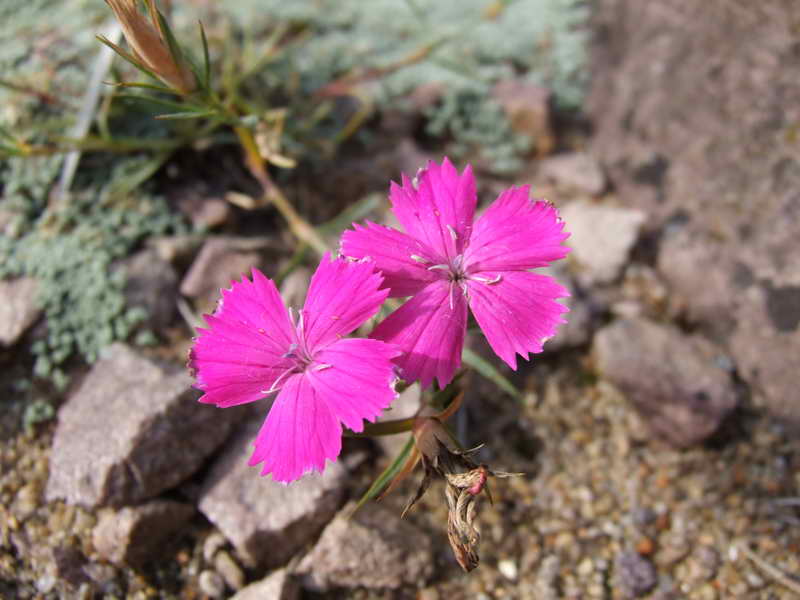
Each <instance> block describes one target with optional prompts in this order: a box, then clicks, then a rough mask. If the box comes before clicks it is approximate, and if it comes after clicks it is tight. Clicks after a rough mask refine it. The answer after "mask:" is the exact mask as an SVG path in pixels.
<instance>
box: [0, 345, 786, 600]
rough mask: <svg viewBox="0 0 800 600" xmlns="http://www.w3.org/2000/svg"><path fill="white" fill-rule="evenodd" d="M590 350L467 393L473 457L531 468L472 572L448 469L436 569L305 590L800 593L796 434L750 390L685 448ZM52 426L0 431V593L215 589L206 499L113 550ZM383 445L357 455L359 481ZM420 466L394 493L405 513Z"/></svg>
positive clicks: (438, 495) (410, 594)
mask: <svg viewBox="0 0 800 600" xmlns="http://www.w3.org/2000/svg"><path fill="white" fill-rule="evenodd" d="M582 358H583V356H582V354H581V353H580V352H575V353H574V356H571V357H569V360H567V357H565V356H563V355H562V356H560V357H559V358H558V359H557V360H556V359H552V358H551V359H542V360H540V361H538V362H537V363H535V364H534V366H533V367H532V368H529V369H528V370H527V374H525V375H523V376H522V378H521V379H520V380H519V383H521V384H522V385H523V386H525V387H526V388H527V391H526V395H525V398H526V400H525V402H524V403H522V404H516V403H514V401H513V400H511V399H509V398H507V397H502V396H500V395H498V394H497V393H494V392H492V390H491V388H489V387H488V385H487V384H483V383H482V384H480V385H481V387H482V388H485V391H486V392H487V393H484V394H482V397H480V399H478V400H475V399H473V400H472V401H471V403H470V404H469V406H468V407H467V410H466V413H465V415H466V416H465V421H466V422H465V423H460V424H459V426H461V427H462V428H464V427H466V431H467V432H468V434H469V435H468V438H469V442H470V443H472V442H475V443H479V442H485V443H486V447H485V448H484V449H483V450H481V454H480V455H479V457H478V458H479V459H481V460H483V461H485V462H487V463H488V464H489V465H490V466H492V467H495V468H497V469H502V470H507V471H521V472H525V473H526V475H525V476H523V477H518V478H512V479H504V480H498V481H495V482H494V483H493V485H492V492H493V495H494V506H491V505H489V504H488V502H486V501H485V500H481V502H482V504H481V506H480V522H481V527H482V535H483V538H482V545H481V558H482V564H481V566H480V567H479V568H478V569H477V570H475V571H474V572H472V573H471V574H468V575H464V574H462V573H461V571H460V569H459V568H458V566H457V565H456V563H455V561H454V560H453V559H452V556H451V553H450V550H449V548H448V547H447V542H446V533H445V528H446V508H445V502H444V494H443V487H442V486H441V484H436V485H434V486H433V487H432V488H431V489H430V490H429V492H428V493H427V495H426V496H425V497H424V498H423V500H422V501H421V502H420V503H419V504H418V505H417V506H416V507H415V508H414V509H413V511H412V512H411V514H410V515H409V517H408V518H409V519H410V520H411V521H412V522H413V523H414V524H416V525H418V526H420V527H421V528H423V529H424V530H426V531H428V532H429V533H430V535H431V537H432V539H433V541H434V546H435V549H436V556H437V559H436V571H435V575H434V578H433V580H432V581H431V582H430V583H429V585H428V587H426V588H425V589H423V590H421V591H419V590H417V589H412V588H408V589H403V590H400V591H394V592H389V591H386V592H374V591H368V590H343V591H341V593H338V594H328V595H319V594H313V593H310V592H306V593H305V595H304V596H303V597H307V598H319V597H341V598H350V597H352V598H365V599H366V598H395V597H396V598H424V599H426V600H434V599H437V598H454V599H458V598H521V599H525V598H531V599H534V598H536V599H548V598H632V597H645V598H691V599H695V598H696V599H703V600H704V599H714V598H753V599H783V598H787V599H788V598H794V597H797V594H796V592H792V591H791V590H790V589H789V588H788V587H786V585H787V584H788V585H789V586H792V585H793V586H794V587H795V588H797V587H798V585H800V580H798V579H793V578H792V575H793V574H800V558H799V557H800V532H799V530H798V528H797V527H796V524H797V520H798V509H797V508H793V507H792V506H791V505H790V504H791V503H790V502H789V501H788V500H786V499H791V498H792V497H794V496H796V495H797V488H798V476H797V475H796V473H797V472H798V466H799V465H798V460H800V458H798V457H799V456H800V454H799V453H798V442H797V441H796V440H793V439H791V437H790V435H789V434H788V433H787V432H785V431H783V430H782V428H781V427H780V426H779V425H777V424H775V423H774V422H770V421H768V420H767V419H765V418H763V417H761V416H759V415H758V414H756V413H755V412H754V411H750V410H748V409H747V407H746V406H745V408H743V409H740V410H739V411H738V412H737V413H736V414H735V415H734V416H733V417H732V418H731V419H729V422H727V423H726V424H725V426H724V427H723V430H722V431H721V432H719V433H718V434H717V436H716V437H715V438H714V439H713V440H711V442H710V443H708V444H706V445H705V446H704V447H699V448H694V449H690V450H683V451H676V450H673V449H671V448H669V447H668V446H666V445H663V444H661V443H660V442H658V441H657V440H653V439H651V437H650V435H649V434H648V433H647V429H646V427H645V425H644V423H643V422H642V421H641V419H640V417H639V416H638V415H637V414H635V413H634V412H633V410H632V409H631V408H630V407H629V405H628V403H627V401H626V399H625V398H624V397H623V396H622V395H621V394H620V393H619V392H617V391H616V390H615V389H614V388H613V387H612V386H611V385H609V384H608V383H606V382H604V381H595V380H593V379H592V377H591V376H590V375H589V374H588V373H587V371H586V370H585V369H584V368H583V366H582ZM475 397H476V396H473V398H475ZM9 414H12V416H13V411H12V412H11V413H9ZM498 415H500V416H498ZM490 417H491V418H490ZM480 423H483V424H485V425H484V426H480V425H478V424H480ZM51 437H52V425H45V426H43V427H41V428H40V429H38V430H36V431H33V432H28V433H25V432H19V433H17V434H16V435H13V436H11V437H10V439H8V441H7V442H6V443H5V444H4V445H3V447H2V449H0V458H1V459H2V463H1V464H2V477H1V478H0V499H1V500H2V506H1V507H0V511H2V512H1V514H2V518H0V527H2V529H0V595H2V597H7V598H187V599H189V598H202V597H206V595H207V594H204V587H205V586H203V585H202V583H203V581H202V580H203V576H202V573H203V572H204V571H205V570H207V569H208V568H210V567H211V566H210V565H207V564H206V563H205V560H204V558H203V543H204V540H205V539H206V538H207V537H208V536H209V535H210V534H211V533H212V532H213V527H212V526H211V525H210V524H209V523H208V522H207V521H205V520H204V519H203V518H202V517H199V516H198V517H196V518H195V520H194V521H193V522H192V524H191V526H190V527H188V528H187V530H186V531H184V532H183V533H182V535H181V536H179V537H178V538H176V539H175V540H173V543H172V544H170V545H169V547H168V548H167V549H166V551H165V553H164V554H163V556H161V557H158V558H157V559H156V560H154V561H153V562H152V563H151V564H150V565H149V566H148V567H146V568H145V569H144V570H143V571H142V572H135V571H133V570H130V569H125V568H118V567H115V566H112V565H109V564H107V563H104V562H102V561H101V560H99V559H98V558H97V555H96V552H95V550H94V548H93V547H92V541H91V530H92V527H93V526H94V524H95V522H96V516H95V515H93V514H90V513H88V512H86V511H84V510H82V509H79V508H75V507H71V506H67V505H65V504H63V503H61V502H53V503H44V500H43V494H42V490H43V488H44V485H45V483H46V478H47V474H48V458H49V456H48V455H49V451H50V450H49V449H50V442H51ZM384 460H385V459H378V460H377V461H374V462H372V463H368V464H367V465H366V466H365V467H364V468H363V469H362V470H361V472H360V474H361V476H360V477H359V478H357V479H356V480H354V481H353V489H352V490H351V492H352V494H353V495H356V494H357V493H358V492H359V491H360V490H361V489H363V487H361V488H360V487H359V486H363V485H365V484H366V483H367V482H368V481H369V479H370V478H371V477H374V475H375V473H376V472H377V470H378V469H379V468H380V467H381V465H382V462H383V461H384ZM418 477H419V474H417V478H418ZM417 481H418V479H414V480H413V481H412V480H409V481H408V482H406V483H404V484H403V485H402V486H401V489H400V490H399V491H398V492H397V493H395V494H394V495H393V496H391V497H389V498H387V499H386V500H385V501H384V504H385V505H386V506H387V507H389V508H390V509H392V510H394V511H396V512H397V513H398V514H399V512H400V510H401V508H402V506H403V504H404V502H405V499H406V497H407V495H408V494H409V493H410V492H411V491H412V489H413V486H414V485H415V484H416V482H417ZM87 559H88V560H87ZM759 562H760V563H762V564H759ZM763 563H766V564H769V565H772V566H773V567H775V568H777V569H779V570H780V572H781V573H783V574H784V575H785V577H782V579H784V582H783V583H781V582H780V581H778V580H777V579H776V577H775V576H776V575H777V574H776V573H771V572H769V569H768V568H765V567H764V564H763ZM261 575H262V574H261V573H248V578H249V579H254V578H258V577H260V576H261ZM206 579H207V576H206Z"/></svg>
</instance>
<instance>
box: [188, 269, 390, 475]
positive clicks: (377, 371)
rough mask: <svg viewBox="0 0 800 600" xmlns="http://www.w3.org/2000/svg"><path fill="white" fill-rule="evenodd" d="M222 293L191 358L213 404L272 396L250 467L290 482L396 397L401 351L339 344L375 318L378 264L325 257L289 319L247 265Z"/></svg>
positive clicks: (377, 344) (366, 343)
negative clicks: (395, 360) (246, 270)
mask: <svg viewBox="0 0 800 600" xmlns="http://www.w3.org/2000/svg"><path fill="white" fill-rule="evenodd" d="M252 277H253V278H252V281H251V280H249V279H247V277H243V278H242V281H241V282H237V281H234V282H232V284H231V287H230V289H227V290H223V292H222V300H221V302H220V305H219V307H218V308H217V310H216V311H215V313H214V314H213V315H206V322H207V323H208V328H207V329H199V330H198V331H199V336H198V337H197V338H196V340H195V342H194V346H193V348H192V350H191V352H190V356H189V367H190V368H191V369H193V370H194V372H195V376H196V378H197V383H196V387H198V388H199V389H201V390H203V392H205V393H204V395H203V396H202V397H201V398H200V401H201V402H205V403H208V404H216V405H217V406H219V407H229V406H235V405H237V404H244V403H247V402H253V401H255V400H259V399H261V398H263V397H264V396H266V395H268V394H271V393H273V392H278V394H277V397H276V398H275V401H274V403H273V405H272V408H271V409H270V411H269V415H268V416H267V418H266V420H265V421H264V424H263V426H262V427H261V430H260V431H259V433H258V436H257V437H256V440H255V442H254V445H255V451H254V452H253V455H252V458H251V459H250V462H249V464H250V465H255V464H258V463H261V462H263V463H264V466H263V469H262V472H261V474H262V475H266V474H268V473H271V474H272V477H273V479H275V480H276V481H283V482H290V481H293V480H295V479H298V478H299V477H300V476H302V475H303V474H304V473H306V472H307V471H309V470H312V469H315V470H317V471H322V470H323V469H324V467H325V460H326V459H331V460H335V459H336V457H337V456H338V455H339V452H340V451H341V446H342V440H341V437H342V423H343V424H344V425H345V426H347V427H348V428H350V429H352V430H353V431H362V430H363V428H364V422H363V421H364V419H367V420H370V421H374V420H375V418H376V417H377V416H378V414H380V412H381V411H382V410H383V409H385V408H387V407H388V406H389V404H391V402H392V400H394V398H395V397H396V393H395V391H394V388H393V384H394V381H395V379H396V375H395V366H394V364H393V362H392V359H393V358H395V357H396V356H397V355H398V354H399V352H398V350H397V348H395V347H394V346H392V345H390V344H386V343H384V342H382V341H379V340H374V339H358V338H344V336H346V335H348V334H349V333H351V332H353V331H354V330H355V329H356V328H357V327H359V326H360V325H361V324H362V323H364V322H365V321H366V320H367V319H369V318H371V317H373V316H374V315H375V314H376V313H377V312H378V310H379V308H380V306H381V304H382V303H383V301H384V300H385V299H386V295H387V293H388V291H387V290H382V289H380V287H381V283H382V277H381V275H380V274H378V273H376V272H375V270H374V264H372V263H369V262H366V261H361V262H352V261H348V260H344V259H341V258H339V259H336V260H331V258H330V255H329V254H326V255H325V256H324V257H323V258H322V262H321V263H320V265H319V267H318V268H317V271H316V273H315V274H314V276H313V277H312V279H311V285H310V287H309V290H308V296H307V300H306V303H305V306H304V308H303V309H302V310H300V311H298V313H297V315H296V316H295V315H294V314H293V312H292V311H291V310H287V309H286V307H285V306H284V305H283V301H282V300H281V297H280V294H279V293H278V290H277V288H276V287H275V284H274V283H273V282H272V281H271V280H269V279H267V278H266V277H265V276H264V275H263V274H262V273H261V272H260V271H258V270H257V269H253V272H252Z"/></svg>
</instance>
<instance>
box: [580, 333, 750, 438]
mask: <svg viewBox="0 0 800 600" xmlns="http://www.w3.org/2000/svg"><path fill="white" fill-rule="evenodd" d="M592 353H593V357H594V361H595V366H596V368H597V370H598V371H599V373H600V374H601V376H602V377H604V378H606V379H608V380H609V381H611V382H612V383H614V384H615V385H616V386H617V387H619V388H620V389H621V390H622V391H623V392H624V393H625V394H626V395H627V396H628V397H629V399H630V400H631V402H632V403H633V404H634V406H635V407H636V408H637V409H638V411H639V412H640V413H641V414H642V417H643V420H644V421H645V422H646V423H647V424H648V426H649V427H650V429H651V430H652V431H653V432H654V433H656V434H657V435H658V436H659V437H662V438H664V439H665V440H667V441H669V442H670V443H672V444H673V445H676V446H679V447H684V446H689V445H691V444H695V443H698V442H701V441H703V440H704V439H706V438H707V437H708V436H710V435H711V434H712V433H714V431H715V430H716V429H717V427H718V426H719V424H720V422H721V421H722V420H723V419H724V418H725V416H726V415H727V414H728V413H729V412H730V411H731V410H733V408H734V407H735V406H736V403H737V397H736V392H735V389H734V387H733V383H732V382H731V378H730V374H729V373H728V371H726V370H725V369H724V368H723V366H724V365H722V362H723V361H722V360H721V358H723V357H724V355H723V353H722V351H721V350H720V349H719V348H718V347H716V346H715V345H714V344H712V343H711V342H709V341H707V340H706V339H704V338H702V337H699V336H696V335H695V336H688V335H685V334H683V333H681V332H680V331H679V330H677V329H675V328H674V327H670V326H665V325H659V324H656V323H653V322H651V321H647V320H645V319H620V320H617V321H615V322H614V323H612V324H611V325H609V326H607V327H605V328H603V329H601V330H600V331H598V332H597V334H596V335H595V337H594V342H593V348H592Z"/></svg>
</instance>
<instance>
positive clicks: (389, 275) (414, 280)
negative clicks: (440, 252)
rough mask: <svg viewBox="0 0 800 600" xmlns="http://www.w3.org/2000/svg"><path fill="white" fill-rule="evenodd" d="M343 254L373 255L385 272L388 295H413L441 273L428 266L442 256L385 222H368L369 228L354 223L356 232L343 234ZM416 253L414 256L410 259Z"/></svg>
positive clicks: (384, 282)
mask: <svg viewBox="0 0 800 600" xmlns="http://www.w3.org/2000/svg"><path fill="white" fill-rule="evenodd" d="M341 248H342V250H341V251H342V254H344V255H345V256H351V257H353V258H370V259H372V260H374V261H375V268H376V269H378V270H379V271H380V272H381V273H382V274H383V277H384V279H383V285H382V287H383V288H388V289H389V296H391V297H393V298H402V297H405V296H413V295H414V294H416V293H417V292H418V291H419V290H421V289H422V288H423V287H425V286H426V285H428V284H429V283H430V282H432V281H434V280H435V279H439V278H440V276H439V275H438V274H436V273H434V272H433V271H429V270H428V267H429V266H431V265H435V264H437V260H439V258H438V257H437V256H436V255H435V253H434V252H433V251H432V250H431V249H430V248H428V247H426V246H425V245H424V244H423V243H422V242H421V241H419V240H417V239H415V238H412V237H411V236H409V235H407V234H405V233H403V232H401V231H397V230H396V229H392V228H390V227H385V226H383V225H377V224H375V223H370V222H369V221H368V222H367V225H366V227H362V226H360V225H357V224H355V223H354V224H353V231H345V232H344V234H342V243H341ZM412 256H414V257H415V258H416V259H415V258H411V257H412Z"/></svg>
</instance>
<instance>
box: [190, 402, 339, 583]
mask: <svg viewBox="0 0 800 600" xmlns="http://www.w3.org/2000/svg"><path fill="white" fill-rule="evenodd" d="M265 406H266V405H265ZM262 419H263V416H262ZM260 425H261V419H257V420H254V421H252V422H249V423H248V424H247V425H245V426H244V427H243V428H242V430H241V431H240V432H239V433H238V434H237V435H236V437H235V439H234V440H232V441H231V443H230V444H229V446H228V448H227V449H226V451H225V452H224V453H223V454H222V456H220V457H219V459H217V461H216V462H215V463H214V465H213V466H212V468H211V471H210V472H209V474H208V477H207V479H206V481H205V482H204V484H203V489H202V490H201V492H200V500H199V503H198V507H199V508H200V511H201V512H202V513H203V514H204V515H205V516H206V517H207V518H208V520H209V521H211V522H212V523H214V524H215V525H216V526H217V527H218V528H219V530H220V531H221V532H222V533H223V534H224V535H225V537H227V538H228V540H229V541H230V542H231V544H233V546H234V548H236V551H237V553H238V554H239V556H240V557H241V558H242V560H243V561H244V562H245V564H247V565H248V566H251V567H254V566H261V567H275V566H279V565H282V564H284V563H285V562H286V561H287V560H289V558H291V556H292V555H293V554H294V553H295V552H297V551H298V550H299V549H300V548H302V547H303V546H304V545H305V544H307V543H308V542H310V541H311V540H312V539H313V538H314V537H315V536H316V535H317V534H318V533H319V532H320V531H321V530H322V528H323V527H324V526H325V524H326V523H327V522H328V521H329V520H330V519H331V518H332V517H333V516H334V515H335V514H336V510H337V509H338V508H339V506H340V505H341V502H342V498H343V495H344V480H345V469H344V467H343V466H342V465H341V462H338V461H337V462H334V463H328V465H327V467H326V469H325V472H324V473H323V474H322V475H321V476H320V475H318V474H316V473H311V474H308V475H306V476H305V477H303V478H302V479H300V480H298V481H295V482H293V483H291V484H289V485H284V484H282V483H278V482H276V481H273V480H272V478H271V477H269V476H267V477H261V475H260V474H259V473H260V471H259V467H249V466H248V465H247V461H248V459H249V458H250V455H251V454H252V442H253V440H254V439H255V437H256V434H257V433H258V429H259V427H260Z"/></svg>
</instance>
